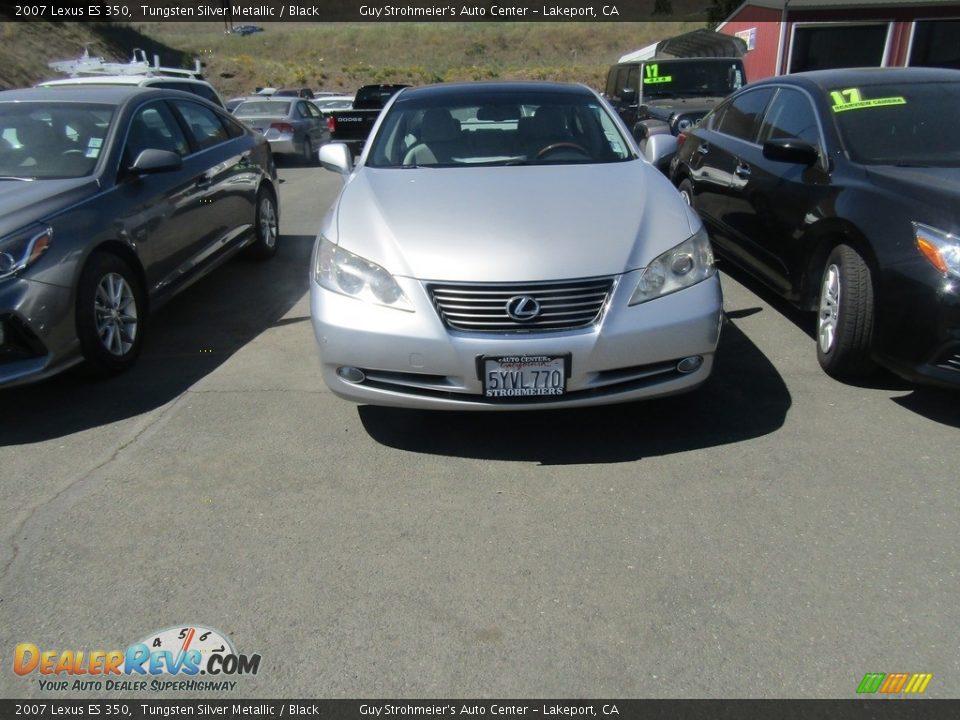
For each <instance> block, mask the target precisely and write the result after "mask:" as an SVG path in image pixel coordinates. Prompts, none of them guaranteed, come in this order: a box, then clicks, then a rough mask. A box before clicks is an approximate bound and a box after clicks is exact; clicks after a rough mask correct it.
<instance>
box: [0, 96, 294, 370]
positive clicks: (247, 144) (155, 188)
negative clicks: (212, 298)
mask: <svg viewBox="0 0 960 720" xmlns="http://www.w3.org/2000/svg"><path fill="white" fill-rule="evenodd" d="M277 187H278V185H277V175H276V168H275V167H274V164H273V159H272V156H271V153H270V148H269V146H268V145H267V142H266V140H264V139H263V137H262V136H260V135H259V134H257V133H254V132H253V131H252V130H250V129H248V128H246V127H245V126H243V125H242V124H241V123H239V122H237V121H236V120H234V119H233V118H232V117H230V116H229V115H228V114H227V113H226V111H224V110H223V109H222V108H218V107H215V106H214V105H212V104H210V103H208V102H206V101H204V100H202V99H200V98H198V97H196V96H194V95H188V94H186V93H182V92H179V91H175V90H157V89H152V88H138V87H133V88H130V87H122V88H121V87H101V88H91V87H84V88H59V89H56V90H50V89H42V88H34V89H30V90H12V91H8V92H0V387H3V386H8V385H14V384H18V383H22V382H27V381H30V380H36V379H39V378H41V377H45V376H47V375H50V374H52V373H55V372H57V371H59V370H61V369H63V368H66V367H69V366H71V365H74V364H77V363H79V362H84V363H85V364H86V365H87V367H88V368H89V369H90V370H91V371H92V372H93V373H94V374H99V375H107V374H111V373H116V372H119V371H122V370H124V369H126V368H127V367H129V366H130V365H131V364H132V363H133V362H134V360H135V359H136V357H137V354H138V353H139V351H140V348H141V346H142V344H143V337H144V320H145V318H146V316H147V312H148V311H149V310H151V309H154V308H156V307H157V306H158V305H160V304H161V303H162V302H163V301H164V300H166V299H168V298H169V297H171V296H172V295H173V294H175V293H176V292H177V291H178V290H180V289H182V288H184V287H186V286H187V285H189V284H190V283H191V282H193V281H194V280H196V279H198V278H199V277H201V276H202V275H204V274H205V273H207V272H209V271H210V270H211V269H213V268H214V267H216V266H217V265H218V264H220V263H221V262H223V261H224V260H226V259H227V258H229V257H230V256H232V255H233V254H234V253H236V252H237V251H239V250H241V249H244V248H245V249H246V251H247V252H248V254H250V255H252V256H255V257H258V258H267V257H270V256H271V255H273V254H274V253H275V252H276V249H277V239H278V218H279V214H278V206H277Z"/></svg>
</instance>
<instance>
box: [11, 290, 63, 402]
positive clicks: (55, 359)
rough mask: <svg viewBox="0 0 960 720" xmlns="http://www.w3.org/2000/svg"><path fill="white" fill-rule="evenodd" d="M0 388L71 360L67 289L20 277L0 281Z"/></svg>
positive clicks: (51, 371) (44, 373)
mask: <svg viewBox="0 0 960 720" xmlns="http://www.w3.org/2000/svg"><path fill="white" fill-rule="evenodd" d="M0 324H2V326H3V328H2V329H3V341H2V342H0V387H9V386H13V385H19V384H22V383H26V382H32V381H35V380H40V379H41V378H44V377H47V376H49V375H53V374H54V373H56V372H59V371H60V370H62V369H63V368H64V367H67V366H69V365H71V364H73V363H75V362H76V361H77V360H78V358H79V355H78V354H77V353H76V349H77V341H76V330H75V328H76V324H75V323H74V321H73V294H72V292H71V291H70V289H69V288H65V287H60V286H58V285H50V284H48V283H42V282H38V281H36V280H30V279H27V278H23V277H14V278H8V279H6V280H2V281H0Z"/></svg>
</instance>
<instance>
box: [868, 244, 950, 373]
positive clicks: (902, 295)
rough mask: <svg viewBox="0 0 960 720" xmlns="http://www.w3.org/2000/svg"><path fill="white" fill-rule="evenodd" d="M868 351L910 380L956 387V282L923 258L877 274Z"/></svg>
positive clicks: (880, 361)
mask: <svg viewBox="0 0 960 720" xmlns="http://www.w3.org/2000/svg"><path fill="white" fill-rule="evenodd" d="M881 281H882V288H881V289H882V298H883V300H882V301H881V304H880V306H879V307H878V309H877V313H876V317H877V327H876V331H875V337H874V356H875V357H876V359H877V360H878V361H879V363H880V364H881V365H883V366H884V367H886V368H888V369H889V370H891V371H893V372H894V373H896V374H897V375H899V376H901V377H902V378H904V379H906V380H909V381H911V382H916V383H921V384H924V385H936V386H940V387H952V388H960V281H958V280H955V279H953V278H944V277H943V276H942V275H940V274H939V273H935V272H934V271H932V270H931V269H930V268H929V267H928V266H927V265H926V261H922V264H921V263H919V262H915V263H911V264H908V265H903V266H898V267H894V268H892V269H890V270H889V271H888V272H886V273H884V274H882V276H881Z"/></svg>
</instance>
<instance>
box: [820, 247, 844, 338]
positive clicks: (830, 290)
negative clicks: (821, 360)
mask: <svg viewBox="0 0 960 720" xmlns="http://www.w3.org/2000/svg"><path fill="white" fill-rule="evenodd" d="M839 314H840V268H839V267H837V266H836V265H830V266H829V267H828V268H827V269H826V271H825V272H824V273H823V285H822V287H821V288H820V311H819V313H818V317H817V341H818V342H819V343H820V351H821V352H823V353H828V352H830V350H831V349H832V348H833V345H834V343H835V342H836V338H837V317H838V316H839Z"/></svg>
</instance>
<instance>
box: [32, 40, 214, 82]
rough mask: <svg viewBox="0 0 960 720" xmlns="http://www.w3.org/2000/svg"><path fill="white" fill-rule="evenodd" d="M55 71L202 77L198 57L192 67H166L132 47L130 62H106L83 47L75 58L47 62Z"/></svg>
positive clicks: (89, 73) (76, 74)
mask: <svg viewBox="0 0 960 720" xmlns="http://www.w3.org/2000/svg"><path fill="white" fill-rule="evenodd" d="M47 65H48V66H49V67H50V68H51V69H52V70H56V71H57V72H61V73H65V74H67V75H69V76H70V77H79V76H82V75H168V76H176V77H187V78H194V79H196V80H201V79H203V73H202V70H201V67H202V66H201V63H200V58H195V59H194V67H193V69H192V70H191V69H187V68H166V67H162V66H161V65H160V56H159V55H154V56H153V64H152V65H151V64H150V62H149V61H148V60H147V53H146V52H145V51H143V50H141V49H140V48H134V50H133V58H132V59H131V60H130V62H125V63H119V62H107V61H106V60H104V59H103V58H102V57H91V56H90V48H89V47H87V45H84V47H83V55H81V56H80V57H79V58H77V59H76V60H58V61H56V62H51V63H47Z"/></svg>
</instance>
